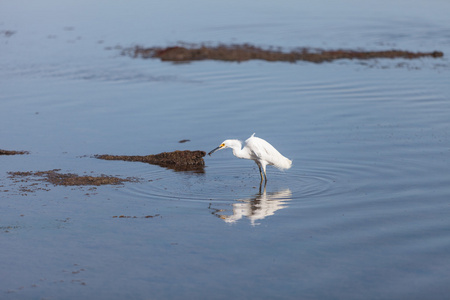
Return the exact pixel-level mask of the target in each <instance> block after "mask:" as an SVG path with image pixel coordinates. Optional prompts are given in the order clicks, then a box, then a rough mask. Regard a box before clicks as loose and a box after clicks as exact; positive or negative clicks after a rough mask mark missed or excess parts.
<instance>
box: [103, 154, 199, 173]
mask: <svg viewBox="0 0 450 300" xmlns="http://www.w3.org/2000/svg"><path fill="white" fill-rule="evenodd" d="M205 155H206V152H205V151H198V150H197V151H189V150H184V151H179V150H177V151H173V152H163V153H159V154H155V155H145V156H139V155H131V156H128V155H109V154H103V155H95V157H96V158H98V159H104V160H123V161H137V162H144V163H148V164H152V165H158V166H161V167H164V168H169V169H173V170H175V171H203V168H204V166H205V161H204V160H203V157H204V156H205Z"/></svg>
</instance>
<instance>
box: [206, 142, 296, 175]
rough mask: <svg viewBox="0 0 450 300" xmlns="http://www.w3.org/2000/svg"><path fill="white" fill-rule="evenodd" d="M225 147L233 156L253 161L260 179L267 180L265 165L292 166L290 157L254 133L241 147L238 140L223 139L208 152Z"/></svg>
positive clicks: (281, 167)
mask: <svg viewBox="0 0 450 300" xmlns="http://www.w3.org/2000/svg"><path fill="white" fill-rule="evenodd" d="M226 148H231V149H233V154H234V156H236V157H238V158H243V159H251V160H253V161H255V163H256V164H257V165H258V168H259V173H260V175H261V181H263V179H265V180H266V182H267V175H266V166H267V165H271V166H274V167H277V168H278V169H289V168H290V167H291V166H292V161H291V160H290V159H288V158H286V157H284V156H283V155H281V153H280V152H278V150H277V149H275V148H274V147H273V146H272V145H271V144H269V143H268V142H267V141H265V140H263V139H261V138H259V137H256V136H255V134H252V136H251V137H249V138H248V139H247V140H246V141H245V145H244V147H243V148H242V142H241V141H239V140H225V141H224V142H223V143H222V144H220V146H219V147H217V148H215V149H213V150H212V151H211V152H209V153H208V154H209V155H211V154H213V153H214V152H216V151H218V150H221V149H226ZM263 172H264V176H263Z"/></svg>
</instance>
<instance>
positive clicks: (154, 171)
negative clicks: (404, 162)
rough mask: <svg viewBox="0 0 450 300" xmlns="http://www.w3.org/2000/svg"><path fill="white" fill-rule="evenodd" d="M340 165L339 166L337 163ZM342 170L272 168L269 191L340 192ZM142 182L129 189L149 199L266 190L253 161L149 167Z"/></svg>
mask: <svg viewBox="0 0 450 300" xmlns="http://www.w3.org/2000/svg"><path fill="white" fill-rule="evenodd" d="M333 167H336V166H333ZM342 172H343V171H342V170H338V169H332V168H328V169H327V168H304V167H303V168H292V169H291V170H288V171H280V170H278V169H276V168H272V167H270V168H268V170H267V173H268V183H267V185H266V186H265V192H266V193H277V192H280V191H286V190H289V197H286V198H289V200H292V199H304V198H308V199H310V198H313V197H318V196H326V195H331V194H334V193H337V192H338V191H337V189H336V186H335V182H336V180H337V178H338V177H339V176H340V174H341V173H342ZM139 177H141V178H143V180H142V182H141V184H137V185H130V186H128V187H127V188H126V189H125V190H126V191H127V192H128V193H130V194H131V196H135V197H139V198H148V199H149V200H157V201H158V200H177V201H179V200H181V201H198V202H205V201H209V202H211V201H213V202H230V201H235V200H237V199H245V198H248V197H252V196H254V195H256V194H259V193H262V191H263V190H264V185H260V176H259V172H258V169H257V167H256V166H254V165H253V163H251V162H250V164H248V163H242V161H241V160H233V161H218V162H214V163H211V164H210V165H209V166H208V167H206V168H205V172H204V173H192V172H175V171H172V170H166V169H164V168H159V167H158V168H156V167H154V166H149V168H148V171H147V172H146V173H145V174H140V176H139Z"/></svg>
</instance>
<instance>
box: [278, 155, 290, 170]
mask: <svg viewBox="0 0 450 300" xmlns="http://www.w3.org/2000/svg"><path fill="white" fill-rule="evenodd" d="M276 167H278V168H279V169H282V170H287V169H290V168H291V167H292V160H290V159H289V158H287V157H283V159H282V160H281V161H280V162H279V163H278V165H277V166H276Z"/></svg>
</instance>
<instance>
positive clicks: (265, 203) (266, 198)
mask: <svg viewBox="0 0 450 300" xmlns="http://www.w3.org/2000/svg"><path fill="white" fill-rule="evenodd" d="M261 189H262V187H261V186H260V189H259V192H258V193H257V194H255V195H254V196H252V197H250V198H248V199H236V203H233V205H232V206H233V210H232V214H226V212H227V210H226V209H214V208H212V207H210V208H211V209H213V210H214V211H213V214H214V215H216V216H217V217H219V218H221V219H222V220H224V221H225V222H226V223H236V222H237V221H238V220H240V219H242V218H243V217H247V218H248V219H249V220H250V222H251V224H252V226H255V225H259V224H260V223H257V222H258V221H259V220H262V219H265V218H266V217H268V216H272V215H274V214H275V212H276V211H277V210H280V209H283V208H286V207H288V205H287V201H290V200H291V199H292V192H291V190H290V189H289V188H286V189H284V190H281V191H277V192H269V193H268V192H266V186H264V188H263V189H262V191H261Z"/></svg>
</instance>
